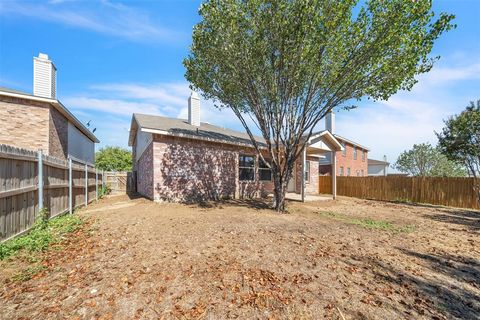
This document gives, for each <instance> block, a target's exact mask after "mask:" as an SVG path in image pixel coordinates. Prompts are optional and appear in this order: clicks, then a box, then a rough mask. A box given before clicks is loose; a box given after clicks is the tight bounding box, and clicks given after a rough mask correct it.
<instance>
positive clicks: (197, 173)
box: [129, 93, 342, 202]
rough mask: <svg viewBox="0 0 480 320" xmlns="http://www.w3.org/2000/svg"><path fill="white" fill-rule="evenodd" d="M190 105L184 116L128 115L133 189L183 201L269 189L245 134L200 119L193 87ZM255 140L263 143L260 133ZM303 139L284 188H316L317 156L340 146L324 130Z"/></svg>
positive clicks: (270, 184)
mask: <svg viewBox="0 0 480 320" xmlns="http://www.w3.org/2000/svg"><path fill="white" fill-rule="evenodd" d="M188 107H189V119H188V120H183V119H175V118H166V117H160V116H153V115H144V114H134V115H133V116H132V122H131V127H130V137H129V146H131V147H132V156H133V171H134V176H136V181H137V185H136V186H137V192H138V193H140V194H141V195H143V196H145V197H147V198H149V199H152V200H155V201H182V202H195V201H199V200H200V201H201V200H207V199H221V198H242V197H259V196H265V195H267V194H269V193H271V192H272V190H273V182H272V176H271V172H270V170H269V169H268V167H267V166H265V165H264V164H263V162H262V161H261V160H260V158H259V157H258V156H257V155H256V152H255V149H254V148H253V146H252V144H251V141H250V139H249V137H248V135H247V134H246V133H245V132H239V131H234V130H229V129H225V128H222V127H218V126H214V125H211V124H209V123H204V122H200V100H199V98H198V96H197V95H196V94H195V93H192V95H191V96H190V98H189V100H188ZM257 141H258V143H259V145H260V147H262V146H264V140H263V139H262V138H260V137H257ZM304 143H307V148H306V149H305V152H304V154H303V158H302V159H301V160H299V161H297V163H296V164H295V170H294V171H295V172H294V177H293V178H292V179H291V181H290V183H289V184H288V192H293V193H300V194H302V195H303V196H304V195H305V194H307V193H318V174H319V172H318V168H319V167H318V159H319V158H321V157H324V156H325V154H326V153H328V152H331V151H332V150H341V148H342V147H341V144H340V143H339V142H338V141H337V139H336V138H335V137H334V136H333V135H332V134H331V133H330V132H328V131H326V130H324V131H322V132H318V133H316V134H315V135H313V136H312V137H311V138H310V139H309V141H305V142H304ZM266 155H267V154H266V153H265V156H266ZM267 161H268V159H267ZM302 172H304V174H302Z"/></svg>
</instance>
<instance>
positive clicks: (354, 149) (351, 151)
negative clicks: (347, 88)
mask: <svg viewBox="0 0 480 320" xmlns="http://www.w3.org/2000/svg"><path fill="white" fill-rule="evenodd" d="M325 129H326V130H328V131H329V132H330V133H332V134H333V136H334V137H335V138H336V139H337V140H338V141H339V142H340V143H341V144H342V146H343V150H342V151H337V152H336V159H337V166H336V168H337V173H336V175H337V176H356V177H364V176H367V175H368V152H369V149H368V148H367V147H365V146H363V145H361V144H359V143H357V142H354V141H352V140H350V139H347V138H344V137H342V136H340V135H338V134H336V133H335V113H334V112H333V111H331V112H330V113H328V114H327V116H326V117H325ZM319 163H320V167H319V173H320V174H321V175H331V174H332V154H331V152H330V153H328V154H327V155H326V156H325V158H322V159H320V161H319Z"/></svg>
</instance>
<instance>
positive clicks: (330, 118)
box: [325, 110, 335, 134]
mask: <svg viewBox="0 0 480 320" xmlns="http://www.w3.org/2000/svg"><path fill="white" fill-rule="evenodd" d="M325 130H328V131H330V133H331V134H334V133H335V112H333V110H330V112H328V113H327V115H326V116H325Z"/></svg>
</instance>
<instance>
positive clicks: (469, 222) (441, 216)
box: [423, 209, 480, 231]
mask: <svg viewBox="0 0 480 320" xmlns="http://www.w3.org/2000/svg"><path fill="white" fill-rule="evenodd" d="M437 211H438V212H436V213H433V214H424V215H423V217H424V218H426V219H430V220H434V221H438V222H443V223H447V224H455V225H461V226H465V227H468V228H469V229H472V230H475V231H476V230H480V212H477V211H467V210H465V211H462V210H448V209H443V210H437Z"/></svg>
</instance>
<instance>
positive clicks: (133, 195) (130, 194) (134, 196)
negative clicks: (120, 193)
mask: <svg viewBox="0 0 480 320" xmlns="http://www.w3.org/2000/svg"><path fill="white" fill-rule="evenodd" d="M127 196H128V198H129V199H130V200H135V199H142V198H143V199H147V197H145V196H143V195H141V194H139V193H137V192H127Z"/></svg>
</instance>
